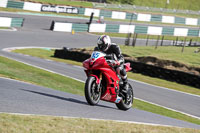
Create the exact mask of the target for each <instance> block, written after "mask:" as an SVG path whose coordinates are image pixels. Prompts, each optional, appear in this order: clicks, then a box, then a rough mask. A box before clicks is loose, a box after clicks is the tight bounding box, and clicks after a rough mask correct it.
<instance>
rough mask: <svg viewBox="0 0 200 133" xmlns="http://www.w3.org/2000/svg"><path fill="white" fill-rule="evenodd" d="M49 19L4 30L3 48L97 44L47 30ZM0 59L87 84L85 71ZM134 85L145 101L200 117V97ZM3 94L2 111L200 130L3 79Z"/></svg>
mask: <svg viewBox="0 0 200 133" xmlns="http://www.w3.org/2000/svg"><path fill="white" fill-rule="evenodd" d="M45 19H48V18H46V17H39V18H38V17H36V18H35V17H33V16H30V18H27V21H25V24H24V27H23V28H21V29H19V30H18V31H14V32H10V31H0V40H1V45H0V49H3V48H7V47H18V46H39V47H59V48H61V47H64V46H65V47H86V46H94V45H95V44H96V39H97V37H96V36H94V35H90V34H75V35H72V34H70V33H62V32H52V31H49V30H46V29H47V27H45V25H46V24H45V23H43V22H44V21H46V20H45ZM38 20H41V22H38V23H35V21H38ZM48 21H49V20H48ZM34 24H35V25H34ZM77 38H78V39H77ZM113 42H116V43H120V44H123V43H124V38H113ZM0 55H2V56H5V57H9V58H12V59H14V60H18V61H21V62H24V63H28V64H31V65H34V66H37V67H40V68H43V69H47V70H51V71H54V72H57V73H60V74H63V75H66V76H70V77H73V78H76V79H78V80H81V81H85V78H86V77H85V74H84V72H83V69H82V68H81V67H77V66H72V65H68V64H65V63H56V62H53V61H49V60H43V59H40V58H36V57H30V56H24V55H20V54H15V53H9V52H5V51H0ZM72 72H73V73H72ZM131 83H132V84H133V86H134V87H135V96H136V97H138V98H140V99H143V100H146V101H150V102H152V103H156V104H159V105H162V106H165V107H168V108H172V109H175V110H178V111H181V112H185V113H187V114H191V115H194V116H196V117H200V114H199V110H200V97H199V96H195V95H189V94H186V93H181V92H178V91H173V90H170V89H164V88H161V87H156V86H152V85H148V84H145V83H141V82H136V81H131ZM0 92H1V93H0V107H1V108H0V112H11V113H26V114H44V115H59V116H75V117H87V118H99V119H113V120H123V121H137V122H145V123H156V124H164V125H173V126H180V127H191V128H200V126H199V125H195V124H190V123H187V122H183V121H178V120H175V119H171V118H167V117H164V116H160V115H156V114H153V113H149V112H145V111H141V110H137V109H131V110H130V111H128V112H124V111H120V110H117V109H116V107H115V105H114V104H109V103H104V102H101V103H100V105H99V106H95V107H91V106H89V105H87V104H86V102H85V99H84V98H83V97H80V96H76V95H71V94H68V93H63V92H59V91H55V90H52V89H49V88H44V87H40V86H34V85H30V84H25V83H21V82H17V81H12V80H7V79H2V78H1V79H0Z"/></svg>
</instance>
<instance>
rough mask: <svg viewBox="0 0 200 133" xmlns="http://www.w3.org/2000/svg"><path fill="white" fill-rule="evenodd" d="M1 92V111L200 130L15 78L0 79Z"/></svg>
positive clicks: (146, 113) (164, 118)
mask: <svg viewBox="0 0 200 133" xmlns="http://www.w3.org/2000/svg"><path fill="white" fill-rule="evenodd" d="M0 91H1V94H0V106H1V108H0V112H10V113H23V114H40V115H54V116H70V117H84V118H96V119H106V120H121V121H124V120H125V121H130V122H131V121H134V122H141V123H146V124H148V123H149V124H152V123H154V124H158V125H170V126H178V127H188V128H197V129H200V126H198V125H195V124H190V123H188V122H183V121H180V120H176V119H172V118H168V117H164V116H160V115H157V114H153V113H149V112H146V111H141V110H137V109H130V110H128V111H126V112H125V111H121V110H118V109H117V108H116V107H115V105H114V104H111V103H107V102H100V103H99V105H98V106H90V105H88V104H87V103H86V101H85V99H84V97H81V96H77V95H72V94H69V93H64V92H60V91H56V90H53V89H50V88H45V87H41V86H36V85H31V84H27V83H24V82H20V81H15V80H8V79H4V78H0Z"/></svg>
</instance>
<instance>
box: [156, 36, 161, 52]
mask: <svg viewBox="0 0 200 133" xmlns="http://www.w3.org/2000/svg"><path fill="white" fill-rule="evenodd" d="M159 40H160V36H158V39H157V41H156V46H155V49H157V48H158V42H159Z"/></svg>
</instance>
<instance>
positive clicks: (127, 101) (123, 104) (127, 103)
mask: <svg viewBox="0 0 200 133" xmlns="http://www.w3.org/2000/svg"><path fill="white" fill-rule="evenodd" d="M127 97H128V98H126V97H123V98H122V100H121V101H120V102H119V103H116V106H117V108H118V109H120V110H125V111H126V110H128V109H130V108H131V107H132V105H133V99H134V93H133V88H132V86H131V85H130V84H129V88H128V91H127Z"/></svg>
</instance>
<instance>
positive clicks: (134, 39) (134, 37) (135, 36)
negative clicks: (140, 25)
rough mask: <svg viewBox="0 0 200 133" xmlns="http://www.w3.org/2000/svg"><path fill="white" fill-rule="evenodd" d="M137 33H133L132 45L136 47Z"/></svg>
mask: <svg viewBox="0 0 200 133" xmlns="http://www.w3.org/2000/svg"><path fill="white" fill-rule="evenodd" d="M137 35H138V34H137V33H134V35H133V42H132V46H133V47H135V44H136V40H137Z"/></svg>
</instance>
